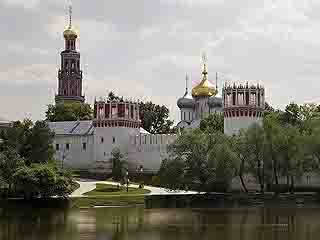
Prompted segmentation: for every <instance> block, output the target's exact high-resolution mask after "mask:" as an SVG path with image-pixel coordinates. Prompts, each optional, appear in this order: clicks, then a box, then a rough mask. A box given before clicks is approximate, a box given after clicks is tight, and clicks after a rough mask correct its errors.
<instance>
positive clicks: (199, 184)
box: [159, 129, 237, 192]
mask: <svg viewBox="0 0 320 240" xmlns="http://www.w3.org/2000/svg"><path fill="white" fill-rule="evenodd" d="M230 144H231V143H230V140H229V138H227V137H226V136H225V135H223V134H222V133H218V132H217V133H214V134H213V133H209V132H203V131H201V130H200V129H196V130H190V131H184V132H182V134H181V136H180V137H179V138H178V139H177V140H176V142H174V143H173V144H172V145H171V146H170V147H169V151H170V159H166V160H164V161H163V162H162V165H161V168H160V171H159V177H160V184H161V185H162V186H165V187H168V188H171V189H182V188H187V189H195V190H198V191H206V192H210V191H216V190H217V189H219V190H222V189H223V190H224V191H226V190H227V189H228V188H229V186H230V183H231V180H232V177H233V176H234V174H235V172H236V167H237V166H236V161H235V160H236V158H235V157H236V155H235V154H234V152H232V150H231V149H230Z"/></svg>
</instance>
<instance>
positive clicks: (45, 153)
mask: <svg viewBox="0 0 320 240" xmlns="http://www.w3.org/2000/svg"><path fill="white" fill-rule="evenodd" d="M53 138H54V133H53V132H52V131H51V130H50V128H49V126H48V124H47V123H46V122H45V121H37V122H36V123H35V124H34V127H33V128H32V131H31V132H30V134H29V136H28V137H27V140H26V144H27V145H29V146H30V149H31V151H30V156H28V157H29V158H28V159H29V160H30V162H32V163H46V162H48V161H49V160H51V159H52V158H53V154H54V150H53V147H52V144H53Z"/></svg>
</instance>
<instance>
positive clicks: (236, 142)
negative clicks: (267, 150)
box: [232, 130, 251, 193]
mask: <svg viewBox="0 0 320 240" xmlns="http://www.w3.org/2000/svg"><path fill="white" fill-rule="evenodd" d="M232 148H233V150H234V152H235V154H236V155H237V158H238V159H239V161H240V163H239V165H238V176H239V179H240V182H241V185H242V188H243V190H244V191H245V192H246V193H247V192H248V189H247V187H246V184H245V181H244V178H243V176H244V174H246V173H248V172H249V166H248V165H249V161H250V159H251V152H250V149H249V148H250V146H249V145H248V144H247V143H246V132H245V131H243V130H242V131H240V134H239V135H238V136H234V137H233V144H232Z"/></svg>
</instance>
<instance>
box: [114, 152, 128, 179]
mask: <svg viewBox="0 0 320 240" xmlns="http://www.w3.org/2000/svg"><path fill="white" fill-rule="evenodd" d="M110 161H111V164H112V173H111V175H112V179H113V180H114V181H120V182H121V181H123V180H124V177H125V172H126V169H127V162H126V161H125V160H124V156H123V154H122V153H121V151H120V149H119V148H114V149H113V150H112V151H111V158H110Z"/></svg>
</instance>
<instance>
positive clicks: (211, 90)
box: [192, 64, 217, 97]
mask: <svg viewBox="0 0 320 240" xmlns="http://www.w3.org/2000/svg"><path fill="white" fill-rule="evenodd" d="M202 74H203V78H202V81H201V82H200V83H199V84H198V85H197V86H195V87H194V88H193V89H192V96H193V97H211V96H215V95H216V94H217V90H216V88H215V86H214V85H213V84H212V83H210V82H209V81H208V79H207V74H208V72H207V69H206V65H205V64H204V70H203V72H202Z"/></svg>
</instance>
